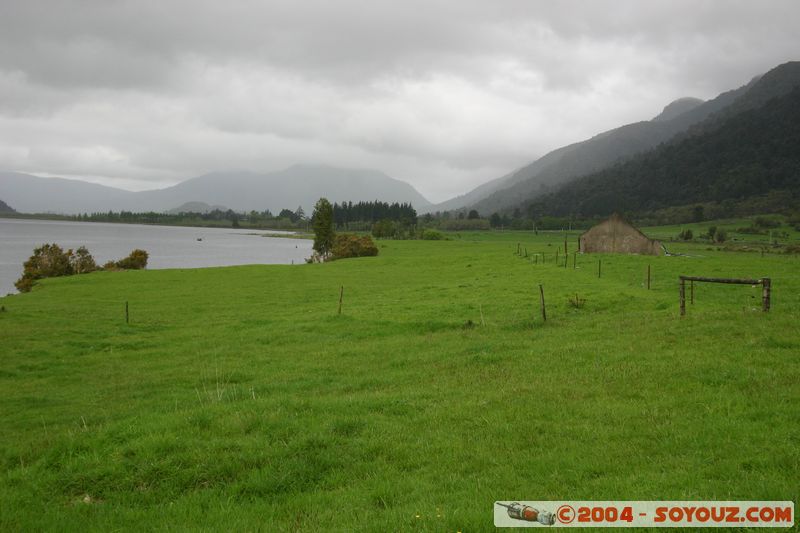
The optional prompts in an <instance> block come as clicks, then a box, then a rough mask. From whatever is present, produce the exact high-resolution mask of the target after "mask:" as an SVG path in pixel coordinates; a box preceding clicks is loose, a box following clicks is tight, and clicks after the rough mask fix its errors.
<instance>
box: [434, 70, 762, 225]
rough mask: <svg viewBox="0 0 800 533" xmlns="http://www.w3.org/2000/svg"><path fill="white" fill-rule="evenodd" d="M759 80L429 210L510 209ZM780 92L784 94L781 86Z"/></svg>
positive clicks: (678, 128) (651, 140) (552, 156)
mask: <svg viewBox="0 0 800 533" xmlns="http://www.w3.org/2000/svg"><path fill="white" fill-rule="evenodd" d="M759 79H760V77H757V78H754V79H753V80H751V81H750V82H749V83H748V84H746V85H744V86H742V87H739V88H738V89H734V90H731V91H727V92H724V93H721V94H720V95H718V96H717V97H716V98H714V99H712V100H709V101H706V102H703V101H701V100H698V99H696V98H681V99H678V100H676V101H674V102H672V103H670V104H668V105H667V106H666V107H665V108H664V111H662V113H660V114H659V115H658V116H656V117H655V118H654V119H653V120H649V121H641V122H635V123H632V124H627V125H625V126H621V127H619V128H615V129H612V130H609V131H606V132H603V133H600V134H598V135H595V136H594V137H592V138H591V139H588V140H586V141H582V142H578V143H574V144H571V145H568V146H564V147H562V148H558V149H556V150H553V151H552V152H549V153H547V154H546V155H544V156H543V157H541V158H539V159H537V160H536V161H534V162H532V163H530V164H529V165H527V166H525V167H522V168H521V169H519V170H516V171H515V172H512V173H511V174H509V175H507V176H504V177H501V178H498V179H495V180H492V181H490V182H488V183H485V184H483V185H481V186H480V187H477V188H476V189H474V190H472V191H470V192H469V193H467V194H465V195H462V196H459V197H457V198H453V199H451V200H448V201H446V202H443V203H441V204H436V205H432V206H430V207H428V208H427V211H441V210H446V209H464V208H466V209H477V210H478V211H479V212H480V213H481V214H482V215H484V216H486V215H489V214H491V213H493V212H496V211H503V210H508V209H510V208H513V207H514V206H517V205H519V204H520V203H521V201H522V200H524V199H532V198H535V197H536V196H539V195H543V194H547V193H549V192H552V191H553V190H555V189H556V188H557V187H559V186H561V185H563V184H565V183H568V182H570V181H571V180H573V179H576V178H578V177H580V176H583V175H586V174H590V173H592V172H597V171H600V170H602V169H604V168H608V167H609V166H611V165H614V164H616V163H619V162H621V161H624V160H627V159H629V158H631V157H633V156H635V155H637V154H640V153H643V152H645V151H647V150H650V149H652V148H654V147H655V146H658V145H659V144H660V143H662V142H665V141H667V140H669V139H671V138H672V137H674V136H675V135H677V134H679V133H681V132H685V131H687V130H688V129H689V128H690V127H692V126H693V125H695V124H698V123H700V122H702V121H704V120H706V119H707V118H709V117H710V116H712V115H714V114H715V113H719V112H720V111H721V110H723V109H725V108H727V107H728V106H730V105H731V104H733V103H734V102H736V101H737V99H739V98H740V97H741V96H743V95H744V94H745V93H747V91H748V90H749V89H750V88H751V87H752V86H753V85H754V84H756V83H757V82H758V81H759ZM776 85H778V84H776ZM775 92H778V89H777V88H776V90H775Z"/></svg>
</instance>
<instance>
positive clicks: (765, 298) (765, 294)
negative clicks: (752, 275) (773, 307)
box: [761, 278, 772, 313]
mask: <svg viewBox="0 0 800 533" xmlns="http://www.w3.org/2000/svg"><path fill="white" fill-rule="evenodd" d="M761 287H762V290H761V309H762V310H763V311H764V312H765V313H766V312H767V311H769V306H770V291H771V289H772V280H771V279H769V278H763V279H762V280H761Z"/></svg>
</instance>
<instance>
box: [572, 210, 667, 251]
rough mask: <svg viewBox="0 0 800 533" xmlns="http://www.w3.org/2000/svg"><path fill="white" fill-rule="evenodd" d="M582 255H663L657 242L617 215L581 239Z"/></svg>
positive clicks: (589, 231) (583, 235) (587, 232)
mask: <svg viewBox="0 0 800 533" xmlns="http://www.w3.org/2000/svg"><path fill="white" fill-rule="evenodd" d="M579 246H580V251H581V253H599V254H641V255H661V254H662V246H661V243H660V242H659V241H657V240H654V239H651V238H649V237H648V236H647V235H645V234H644V233H642V232H641V231H639V230H638V229H636V228H635V227H633V226H632V225H631V224H629V223H628V222H627V221H626V220H625V219H624V218H622V217H621V216H619V215H618V214H617V213H614V214H613V215H611V217H610V218H609V219H608V220H605V221H603V222H601V223H599V224H598V225H596V226H594V227H593V228H591V229H589V230H588V231H586V232H585V233H583V234H582V235H581V236H580V238H579Z"/></svg>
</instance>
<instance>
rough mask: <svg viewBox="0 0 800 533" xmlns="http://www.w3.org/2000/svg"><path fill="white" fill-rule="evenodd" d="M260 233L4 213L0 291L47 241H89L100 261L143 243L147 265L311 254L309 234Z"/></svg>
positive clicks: (284, 259)
mask: <svg viewBox="0 0 800 533" xmlns="http://www.w3.org/2000/svg"><path fill="white" fill-rule="evenodd" d="M262 233H263V232H262ZM262 233H257V231H254V230H250V229H246V230H237V229H221V228H183V227H175V226H145V225H139V224H106V223H102V222H62V221H53V220H20V219H7V218H0V296H4V295H6V294H8V293H13V292H16V289H15V288H14V282H15V281H16V280H17V279H19V277H20V276H21V275H22V263H24V262H25V261H26V260H27V259H28V258H29V257H30V256H31V254H32V253H33V249H34V248H36V247H38V246H41V245H42V244H45V243H56V244H58V245H59V246H61V247H62V248H64V249H67V248H72V249H73V250H74V249H76V248H78V247H79V246H86V247H87V248H88V249H89V252H91V254H92V256H94V259H95V261H96V262H97V264H99V265H102V264H103V263H105V262H106V261H108V260H109V259H115V260H116V259H121V258H123V257H125V256H127V255H128V254H129V253H131V250H133V249H134V248H141V249H142V250H146V251H147V253H148V254H150V259H149V260H148V262H147V268H148V269H156V268H199V267H212V266H231V265H252V264H291V263H292V262H294V263H295V264H302V263H303V262H304V261H305V258H306V257H309V256H310V255H311V244H312V242H311V241H310V240H306V239H283V238H275V237H262V236H261V234H262ZM269 233H286V232H279V231H269ZM198 239H202V240H198Z"/></svg>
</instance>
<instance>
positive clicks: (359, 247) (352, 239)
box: [331, 233, 378, 259]
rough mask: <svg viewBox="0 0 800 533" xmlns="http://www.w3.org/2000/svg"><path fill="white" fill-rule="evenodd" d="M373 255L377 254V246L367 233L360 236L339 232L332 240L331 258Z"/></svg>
mask: <svg viewBox="0 0 800 533" xmlns="http://www.w3.org/2000/svg"><path fill="white" fill-rule="evenodd" d="M375 255H378V247H377V246H375V243H374V242H373V241H372V239H371V238H370V237H369V235H364V236H363V237H362V236H359V235H353V234H351V233H340V234H338V235H336V237H335V238H334V240H333V250H332V252H331V256H332V259H346V258H348V257H369V256H375Z"/></svg>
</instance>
